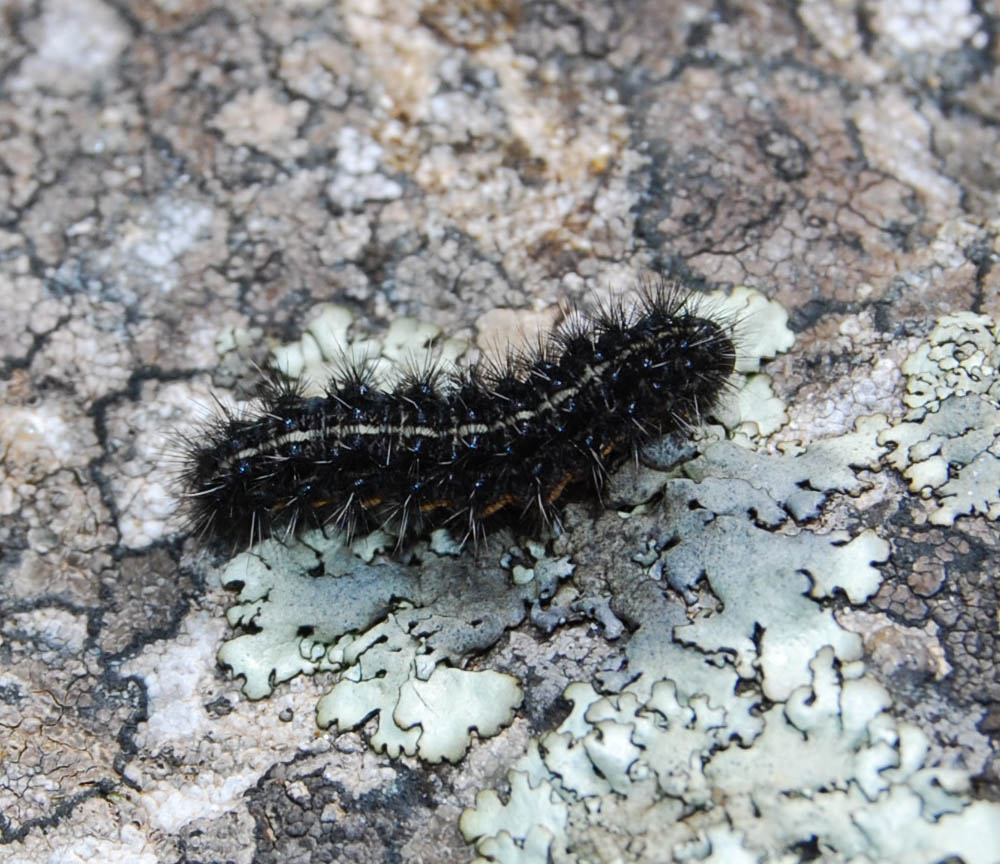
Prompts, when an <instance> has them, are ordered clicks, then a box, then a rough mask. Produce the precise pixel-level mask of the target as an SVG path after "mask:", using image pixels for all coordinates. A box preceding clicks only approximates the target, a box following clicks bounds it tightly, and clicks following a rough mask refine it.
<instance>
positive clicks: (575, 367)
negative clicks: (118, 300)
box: [180, 281, 736, 547]
mask: <svg viewBox="0 0 1000 864" xmlns="http://www.w3.org/2000/svg"><path fill="white" fill-rule="evenodd" d="M734 332H735V324H734V323H733V322H729V321H726V320H724V319H722V318H721V317H720V316H718V315H713V313H712V312H710V311H704V308H703V307H702V305H701V304H700V303H699V301H698V299H697V298H696V296H694V295H692V294H691V293H690V292H688V291H685V290H684V289H683V288H682V287H680V286H678V285H676V284H673V283H667V282H663V281H647V282H645V283H641V284H640V286H639V290H638V299H637V300H636V301H635V302H634V303H626V302H624V301H623V300H621V299H609V300H607V301H605V302H603V303H601V304H599V306H598V308H597V309H596V310H595V311H594V312H592V313H585V312H581V311H580V310H578V309H573V308H571V309H570V310H569V311H568V313H567V315H566V317H565V318H564V320H563V322H562V323H561V324H560V325H559V326H557V327H556V328H554V329H553V330H552V331H551V332H550V333H547V334H545V335H540V336H539V337H538V338H537V339H536V340H535V342H534V343H529V347H527V348H517V349H508V350H505V351H500V352H496V353H493V354H490V355H488V356H486V357H484V358H482V359H480V360H479V361H478V362H477V363H476V364H474V365H472V366H470V367H467V368H463V369H452V368H447V367H443V366H442V365H441V364H440V363H439V362H437V361H436V360H435V359H434V358H433V356H432V355H430V354H428V355H424V356H423V357H422V358H419V359H417V360H412V361H411V362H410V363H409V364H408V365H406V366H405V368H404V369H403V370H402V372H401V374H400V375H399V376H398V379H397V380H396V382H395V383H394V384H393V385H392V386H386V385H384V384H381V383H380V381H379V378H378V376H377V374H376V362H375V360H374V359H372V358H369V357H364V356H362V357H355V356H350V355H345V357H343V358H341V360H340V361H339V362H338V364H337V366H336V369H335V371H334V374H333V376H332V377H331V379H330V380H329V382H328V383H327V386H326V389H325V391H324V392H323V394H322V395H318V396H309V395H307V390H306V388H305V387H304V385H303V384H302V383H301V382H300V381H297V380H295V379H291V378H289V377H287V376H284V375H282V374H281V373H278V372H268V373H266V374H264V375H263V376H262V382H261V385H260V388H259V390H258V399H259V407H258V408H254V409H249V410H244V411H234V410H232V409H228V408H226V407H224V406H222V405H221V404H219V406H218V409H217V414H216V417H215V418H214V419H213V420H212V421H210V422H209V423H208V424H207V426H206V427H205V428H204V429H203V430H202V432H201V433H200V434H198V435H196V436H193V437H189V438H188V439H185V440H184V441H183V442H182V443H181V446H180V450H181V451H182V454H183V455H182V460H183V468H182V471H181V483H182V486H183V489H184V492H183V494H184V496H185V500H186V503H187V510H188V518H189V527H190V530H191V531H192V533H194V534H196V535H198V536H200V537H204V538H206V539H207V540H209V541H211V540H217V541H221V542H224V543H228V544H229V545H231V546H233V547H238V546H240V545H242V544H245V543H247V542H248V541H249V542H254V541H255V540H259V539H263V538H267V537H277V538H279V539H288V538H290V537H292V536H294V535H296V534H297V533H299V532H301V531H303V530H306V529H307V528H327V527H335V528H337V529H340V530H343V531H345V532H347V534H348V535H354V534H357V533H360V532H361V531H364V530H367V529H371V528H375V527H387V528H389V529H391V530H394V531H395V532H396V533H397V535H398V537H399V542H400V543H401V544H402V543H404V542H405V541H406V540H409V539H410V538H413V537H415V536H419V535H420V534H423V533H425V532H427V531H428V530H431V529H433V528H437V527H442V526H444V527H447V528H449V529H450V530H452V531H453V532H454V533H456V534H457V535H458V536H459V537H460V538H461V540H462V542H464V543H470V544H472V545H478V544H480V543H481V542H482V541H483V540H484V538H485V535H486V527H487V525H492V524H494V523H498V522H507V523H514V524H517V525H521V526H528V527H529V529H533V530H537V529H539V528H545V527H546V526H548V527H553V526H555V527H558V526H560V525H561V507H562V504H563V502H564V500H565V499H566V497H567V496H568V495H569V494H570V493H571V491H572V490H575V489H581V488H589V489H590V491H591V492H592V494H594V495H596V496H598V497H600V494H601V489H602V487H603V485H604V483H605V481H606V478H607V475H608V472H609V470H610V469H611V468H612V467H613V466H614V465H615V464H616V463H617V462H618V461H621V460H622V459H623V458H629V457H631V458H633V459H637V458H638V456H637V454H638V451H639V449H640V447H641V446H642V445H643V444H645V443H646V442H647V441H649V440H651V439H653V438H655V437H657V436H659V435H663V434H666V433H686V432H689V431H690V430H691V429H692V428H694V427H695V426H697V425H698V424H699V423H701V422H702V421H703V419H704V417H705V416H706V415H707V414H708V413H710V412H711V410H712V409H713V408H714V406H715V405H716V404H717V402H718V399H719V397H720V395H721V394H722V393H723V392H724V391H725V389H726V387H727V386H728V384H727V382H728V380H729V377H730V374H731V372H732V371H733V368H734V366H735V359H736V349H735V345H734Z"/></svg>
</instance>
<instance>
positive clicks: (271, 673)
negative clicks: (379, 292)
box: [219, 289, 792, 762]
mask: <svg viewBox="0 0 1000 864" xmlns="http://www.w3.org/2000/svg"><path fill="white" fill-rule="evenodd" d="M706 308H708V309H710V310H711V312H712V313H713V314H719V315H721V316H722V317H723V319H724V320H733V321H734V322H735V323H736V326H737V327H738V328H739V333H740V338H739V342H740V357H739V361H738V367H739V369H740V370H742V372H744V373H747V374H749V375H752V376H754V380H756V381H757V385H756V386H762V387H764V388H765V389H767V388H769V385H768V384H767V381H766V377H765V376H763V375H760V374H759V373H758V372H757V370H758V369H759V365H760V358H761V356H768V355H770V354H773V352H775V351H778V350H783V348H784V347H787V345H788V344H790V339H791V338H792V337H791V334H790V332H789V331H788V330H787V315H785V313H784V310H783V309H782V308H781V307H780V306H778V305H777V304H775V303H772V302H770V301H767V300H766V299H765V298H764V297H763V296H762V295H760V294H759V293H757V292H754V291H750V290H748V289H737V290H735V291H734V292H732V293H731V294H730V295H729V296H723V295H721V294H720V295H715V296H713V297H710V298H708V300H707V301H706ZM761 322H763V323H761ZM352 323H353V316H352V314H351V313H350V312H349V311H348V310H346V309H344V308H342V307H338V306H333V305H329V304H327V305H324V306H321V307H319V308H318V309H317V310H315V313H314V314H313V315H312V316H311V318H310V319H309V322H308V324H307V326H306V329H305V332H304V333H303V335H302V337H301V338H300V339H299V340H298V341H297V342H295V343H292V344H291V345H286V346H279V347H277V348H275V349H273V350H272V363H273V365H274V366H275V367H276V368H278V369H280V370H282V372H284V374H286V375H288V376H290V377H294V378H299V379H301V380H303V381H305V382H307V383H308V384H310V385H312V386H315V385H317V384H320V383H322V381H323V380H324V378H325V377H326V375H327V374H328V372H329V364H330V363H331V362H334V363H335V362H337V359H338V358H341V357H344V356H348V357H354V358H358V357H365V358H368V360H369V361H371V362H374V363H375V364H376V366H377V367H378V369H379V370H380V371H379V372H378V374H380V375H382V376H383V377H384V378H390V377H391V375H392V374H393V369H394V368H398V367H400V366H404V365H406V364H408V363H411V364H412V363H414V362H416V363H420V362H425V361H426V358H427V357H428V356H431V355H433V356H435V357H440V359H441V361H442V362H443V363H454V362H456V361H457V360H458V359H459V358H460V357H461V355H462V354H463V352H464V351H465V349H466V347H467V346H466V344H465V343H464V342H461V341H458V340H441V339H440V333H439V331H438V330H437V328H435V327H432V326H430V325H427V324H425V323H422V322H419V321H414V320H412V319H399V320H397V321H395V322H393V324H392V326H391V327H390V328H389V331H388V332H387V333H386V335H385V337H384V338H383V339H382V340H380V341H374V340H365V339H362V338H360V337H359V335H358V334H353V333H352V332H351V327H352ZM238 343H239V340H238V339H235V338H233V337H231V335H230V336H227V337H226V338H224V339H222V340H220V342H219V345H220V348H225V349H233V348H234V346H236V347H238ZM745 383H746V382H745V381H743V380H741V382H740V383H738V384H737V385H734V387H733V393H734V394H738V393H739V390H740V386H741V384H745ZM757 401H758V400H753V403H746V404H745V405H743V407H742V408H740V407H739V402H738V399H737V401H736V402H734V403H733V404H734V405H735V406H736V407H735V408H734V409H733V410H732V411H730V413H732V415H733V417H732V423H733V425H739V424H740V423H742V422H744V415H745V414H746V413H747V412H748V411H749V407H748V406H749V405H750V404H756V402H757ZM772 402H774V400H772ZM775 405H776V406H777V407H776V408H775ZM769 410H770V412H771V413H772V414H773V412H774V410H778V411H779V413H780V411H782V410H783V406H781V405H780V403H775V404H772V405H770V407H769ZM759 425H760V424H758V425H757V426H755V427H754V428H755V429H757V428H759ZM390 542H391V539H390V538H388V537H386V536H385V535H383V534H381V533H379V532H376V534H374V535H371V536H369V537H365V538H360V539H359V540H357V541H356V542H355V543H354V544H353V545H352V546H350V547H347V546H345V545H344V538H343V537H342V536H340V535H339V534H337V533H336V532H330V533H329V535H325V534H323V533H322V532H312V533H311V534H308V535H306V536H303V537H300V538H289V539H288V540H287V541H285V542H279V541H277V540H268V541H265V542H263V543H260V544H257V545H256V546H255V547H253V548H252V549H251V550H249V551H248V552H247V553H244V554H242V555H239V556H237V557H236V558H235V559H233V560H232V561H230V562H229V563H228V564H227V565H226V567H225V568H224V569H223V571H222V572H221V581H222V584H223V585H225V586H227V587H231V588H238V589H239V594H238V597H237V602H236V603H235V604H234V605H233V606H232V607H231V608H230V609H229V611H228V613H227V615H228V620H229V623H230V624H231V625H232V626H233V627H238V628H241V629H242V630H243V632H242V633H240V634H238V635H236V636H235V637H234V638H233V639H230V640H229V641H227V642H226V643H225V644H224V645H223V646H222V648H221V650H220V651H219V661H220V663H222V664H223V665H225V666H228V667H230V668H231V669H232V670H233V672H234V673H235V674H237V675H240V676H243V678H244V682H245V683H244V687H243V689H244V692H245V693H246V694H247V695H248V696H249V697H251V698H254V699H259V698H263V697H265V696H267V695H269V694H270V693H271V692H272V691H273V688H274V687H275V686H276V685H278V684H280V683H281V682H283V681H287V680H289V679H290V678H292V677H294V676H295V675H300V674H314V673H316V672H319V671H330V672H335V673H338V680H337V681H336V683H335V684H334V685H333V687H332V689H331V690H330V692H329V693H328V694H327V695H326V696H324V697H323V698H322V699H321V700H320V702H319V704H318V706H317V721H318V723H319V725H320V726H323V727H326V726H335V727H336V728H337V729H338V730H341V731H343V730H346V729H350V728H353V727H356V726H358V725H360V724H362V723H364V722H365V721H367V720H368V719H369V718H371V717H373V716H376V717H377V724H378V726H377V729H376V730H375V731H374V733H373V735H372V737H371V745H372V747H373V748H375V749H376V750H378V751H383V752H386V753H388V754H389V755H390V756H398V755H399V754H401V753H406V754H410V755H413V754H417V755H419V756H420V757H421V758H423V759H425V760H427V761H430V762H436V761H440V760H441V759H448V760H451V761H456V760H458V759H460V758H461V757H462V755H463V754H464V752H465V750H466V748H467V747H468V744H469V741H470V740H471V730H473V729H474V730H475V731H476V732H477V733H478V734H479V735H480V736H481V737H487V736H490V735H494V734H496V733H497V732H498V731H499V729H500V728H501V727H502V726H504V725H507V724H509V723H510V722H511V720H512V718H513V712H514V709H515V708H516V707H517V706H518V705H519V704H520V702H521V688H520V685H519V684H518V682H517V681H516V680H514V679H513V678H511V676H509V675H504V674H501V673H499V672H496V671H493V670H489V669H486V670H479V671H475V672H472V671H468V670H466V669H463V668H462V667H463V666H464V665H465V664H466V663H467V661H468V658H469V657H470V656H471V655H472V654H474V653H476V652H482V651H484V650H486V649H487V648H489V647H490V646H492V645H493V644H494V643H495V642H496V641H497V640H498V639H499V638H500V636H501V635H502V634H503V632H504V631H505V630H506V629H509V628H512V627H514V626H516V625H517V624H519V623H520V622H521V621H522V620H523V619H524V618H525V616H526V615H527V614H530V617H531V620H532V621H533V622H534V623H535V624H536V625H537V626H539V627H541V628H542V629H545V630H551V629H552V628H554V627H555V626H558V625H559V623H560V622H562V621H563V620H564V617H565V616H564V615H563V612H562V610H560V609H559V608H558V607H557V608H555V609H545V608H543V604H544V602H545V601H546V600H548V599H549V598H551V597H552V595H553V594H554V593H555V590H556V587H557V586H558V583H559V582H560V580H563V579H567V578H568V577H570V576H571V575H572V571H573V567H572V565H571V564H570V563H569V561H568V560H567V559H566V558H559V557H556V558H553V557H550V556H548V555H547V554H546V552H545V548H544V546H542V545H540V544H537V543H528V544H527V545H526V546H525V547H524V548H523V549H514V550H512V551H511V553H509V554H503V550H500V553H499V554H496V552H495V551H494V552H490V551H489V550H486V551H484V552H483V553H482V555H481V560H480V562H477V564H476V565H475V566H470V565H469V562H468V560H467V558H466V559H463V558H462V557H460V556H459V551H460V550H458V549H457V548H456V546H455V544H454V542H453V541H452V540H451V538H449V537H448V536H447V534H446V533H444V532H436V533H435V535H434V536H432V537H431V538H430V542H429V545H427V546H425V545H423V544H420V545H419V546H418V548H417V550H416V552H415V554H416V555H417V557H418V559H421V560H422V566H420V567H419V568H415V567H407V566H403V565H402V564H399V563H395V562H392V561H381V562H379V563H372V561H373V556H374V554H375V552H377V551H378V550H379V549H381V548H385V546H387V545H388V543H390ZM494 561H496V562H497V563H494ZM585 605H586V606H587V608H588V610H589V612H588V614H590V615H591V616H592V617H595V618H597V619H598V620H600V621H601V622H602V623H603V624H604V625H605V631H606V633H607V634H608V635H609V636H613V635H617V633H619V632H620V624H619V622H617V620H616V619H615V617H614V615H613V614H612V613H611V611H610V609H609V608H608V600H607V599H606V598H605V599H603V600H601V599H599V598H598V599H596V600H593V601H591V600H589V599H588V600H586V602H585ZM615 628H618V629H615Z"/></svg>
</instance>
